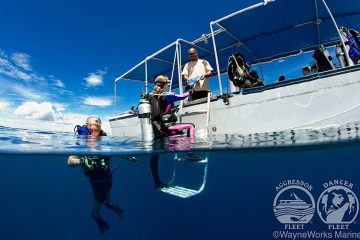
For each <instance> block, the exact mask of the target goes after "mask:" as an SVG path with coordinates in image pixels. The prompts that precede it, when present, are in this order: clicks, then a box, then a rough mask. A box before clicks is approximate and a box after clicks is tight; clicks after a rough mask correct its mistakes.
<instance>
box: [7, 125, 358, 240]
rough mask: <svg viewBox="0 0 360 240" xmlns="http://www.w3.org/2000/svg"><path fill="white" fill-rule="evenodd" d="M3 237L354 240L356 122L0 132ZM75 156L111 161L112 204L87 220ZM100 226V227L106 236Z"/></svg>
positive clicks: (90, 203) (88, 186)
mask: <svg viewBox="0 0 360 240" xmlns="http://www.w3.org/2000/svg"><path fill="white" fill-rule="evenodd" d="M0 131H1V136H2V137H1V141H2V145H1V146H0V150H1V152H2V153H1V155H0V162H1V168H0V184H1V187H0V196H1V203H2V206H3V207H2V208H1V211H0V212H1V216H2V218H1V221H0V222H1V224H0V232H1V239H37V240H39V239H120V238H121V239H278V238H279V239H297V238H303V239H304V238H306V239H326V238H330V239H343V238H358V237H359V232H360V227H359V225H358V221H359V217H358V211H359V201H358V196H359V194H360V183H359V182H360V176H359V171H358V168H359V166H360V165H359V163H358V159H360V146H359V128H358V123H353V124H348V125H346V126H343V127H340V128H328V129H323V130H321V131H319V130H292V131H289V132H273V133H268V134H255V135H248V136H240V135H238V136H235V135H233V136H221V137H216V138H215V137H214V138H213V139H212V138H208V139H204V140H202V141H199V140H197V142H192V141H190V140H189V139H187V138H186V137H184V138H182V139H181V140H180V139H177V140H176V146H177V147H174V145H175V144H174V142H172V141H171V140H167V141H165V140H161V141H159V142H155V143H153V144H152V145H151V146H149V145H147V146H145V145H144V144H143V143H142V142H141V141H136V139H121V138H115V137H102V139H101V141H99V142H98V143H96V144H94V143H92V142H91V141H90V140H89V139H86V138H81V137H80V136H76V135H72V134H65V133H55V132H40V131H35V130H27V129H12V128H5V127H3V128H1V129H0ZM69 155H79V156H85V155H87V156H95V155H96V156H106V157H109V158H110V160H109V161H110V162H109V167H110V169H111V171H112V186H111V203H112V204H113V205H112V206H116V207H117V208H115V209H114V208H112V207H111V206H110V207H109V206H103V207H102V208H101V210H100V212H101V217H102V220H103V221H104V222H105V225H104V223H103V222H102V223H103V225H101V224H98V222H97V221H96V218H94V217H93V216H92V214H91V213H92V209H93V207H94V199H93V193H92V184H93V183H91V181H90V182H89V176H86V171H84V169H81V168H76V167H75V168H74V167H69V166H68V164H67V162H68V158H69ZM101 226H102V227H101Z"/></svg>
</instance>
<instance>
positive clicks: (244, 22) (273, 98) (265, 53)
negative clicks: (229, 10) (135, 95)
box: [110, 0, 360, 137]
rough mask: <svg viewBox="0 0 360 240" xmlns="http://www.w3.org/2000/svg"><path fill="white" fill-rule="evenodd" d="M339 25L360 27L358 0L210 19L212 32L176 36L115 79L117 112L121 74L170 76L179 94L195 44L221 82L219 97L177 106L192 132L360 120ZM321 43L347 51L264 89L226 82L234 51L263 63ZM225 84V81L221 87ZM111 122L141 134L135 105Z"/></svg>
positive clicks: (294, 4) (271, 6)
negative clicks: (319, 67)
mask: <svg viewBox="0 0 360 240" xmlns="http://www.w3.org/2000/svg"><path fill="white" fill-rule="evenodd" d="M340 26H344V27H347V28H351V29H360V1H354V0H301V1H297V0H276V1H273V0H265V1H263V2H260V3H258V4H255V5H252V6H250V7H247V8H245V9H242V10H239V11H237V12H235V13H233V14H230V15H228V16H226V17H224V18H221V19H219V20H216V21H213V22H211V23H210V30H211V33H209V34H205V35H202V37H201V38H199V39H197V40H195V41H192V42H190V41H186V40H184V39H178V40H177V41H175V42H174V43H172V44H170V45H168V46H166V47H165V48H163V49H161V50H159V51H158V52H156V53H154V54H153V55H151V56H148V57H146V59H145V60H143V61H142V62H140V63H139V64H137V65H136V66H135V67H133V68H132V69H130V70H129V71H128V72H126V73H125V74H123V75H121V76H120V77H119V78H117V79H116V80H115V111H116V107H117V106H116V94H117V93H116V85H117V83H118V82H119V81H120V80H135V81H143V82H144V86H150V85H151V84H153V83H154V79H155V77H156V76H158V75H160V74H164V75H167V76H168V77H169V78H170V79H171V89H172V90H174V89H178V91H179V93H180V94H181V93H182V91H183V85H184V83H183V81H179V79H182V78H181V70H182V67H183V66H184V64H185V63H186V62H187V61H188V58H187V56H186V52H187V50H188V48H189V47H195V48H197V50H198V52H199V57H200V58H202V59H206V60H208V61H209V62H210V64H211V65H212V66H213V67H214V69H215V74H214V75H215V76H214V77H215V78H217V79H218V85H219V87H218V91H219V95H217V96H215V95H212V96H210V94H209V96H208V98H205V99H198V100H195V101H189V102H184V101H182V102H180V104H179V111H178V113H177V114H178V122H179V123H193V124H194V125H195V129H196V135H197V136H206V134H211V135H214V134H215V135H216V134H251V133H263V132H273V131H282V130H287V129H297V128H324V127H329V126H337V125H344V124H346V123H351V122H356V121H359V116H360V97H359V96H358V93H359V92H360V65H355V64H354V62H353V61H352V60H351V59H350V57H349V54H348V50H349V46H348V45H346V42H345V40H346V39H344V37H343V35H342V33H341V32H340V31H339V27H340ZM320 45H322V46H324V47H326V48H328V49H335V48H336V46H337V48H336V49H346V50H345V51H343V52H342V53H341V52H340V53H339V54H338V56H339V63H341V61H340V60H345V62H346V64H337V65H338V66H336V67H332V68H331V69H328V70H325V71H324V70H322V71H317V72H315V73H313V74H311V75H308V76H303V77H300V78H296V79H288V80H286V81H282V82H277V83H273V84H267V85H265V86H263V87H255V88H246V89H245V88H244V89H237V88H236V87H235V86H234V85H233V84H232V82H231V81H229V80H227V76H226V70H227V65H228V58H229V56H230V55H231V54H234V53H238V52H239V53H241V54H242V55H244V57H245V59H246V61H247V62H248V63H249V64H251V65H252V66H261V64H266V63H269V62H271V61H274V60H279V59H287V58H289V57H294V56H295V57H296V56H297V55H301V54H302V53H310V52H314V50H316V49H318V48H319V46H320ZM341 58H342V59H341ZM340 65H342V66H340ZM332 66H333V65H332ZM285 71H286V69H284V72H285ZM265 80H267V79H265ZM210 81H214V80H213V79H212V80H210ZM227 82H228V83H227ZM224 83H225V84H224ZM223 85H224V86H229V87H228V88H227V89H226V90H225V87H223ZM146 89H148V88H146ZM139 92H140V89H139ZM129 107H130V106H129ZM110 125H111V128H112V133H113V135H115V136H127V137H131V136H141V127H140V121H139V119H138V114H137V112H136V111H128V112H126V113H121V114H118V115H115V116H113V117H111V118H110Z"/></svg>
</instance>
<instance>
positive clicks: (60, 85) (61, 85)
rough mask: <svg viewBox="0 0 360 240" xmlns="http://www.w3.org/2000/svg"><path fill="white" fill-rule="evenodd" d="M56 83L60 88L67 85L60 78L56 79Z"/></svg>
mask: <svg viewBox="0 0 360 240" xmlns="http://www.w3.org/2000/svg"><path fill="white" fill-rule="evenodd" d="M54 85H55V86H57V87H60V88H64V87H65V84H64V83H63V82H62V81H61V80H59V79H56V80H54Z"/></svg>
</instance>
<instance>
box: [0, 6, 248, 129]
mask: <svg viewBox="0 0 360 240" xmlns="http://www.w3.org/2000/svg"><path fill="white" fill-rule="evenodd" d="M249 2H251V1H228V2H227V3H226V4H219V2H218V1H214V0H210V1H194V0H193V1H191V0H183V1H181V2H178V4H176V2H172V1H165V0H158V1H145V0H138V1H115V0H105V1H94V0H87V1H84V0H77V1H54V0H46V1H45V0H34V1H25V0H12V1H10V0H3V1H2V3H1V5H2V6H1V8H0V22H1V24H0V117H1V119H2V124H0V125H5V126H20V127H21V126H22V127H35V128H44V129H62V130H65V131H66V130H67V129H69V131H71V129H72V128H70V126H73V125H74V124H75V123H77V124H81V123H83V122H84V118H85V116H86V115H92V114H94V115H99V116H100V117H101V118H103V119H104V122H107V120H106V117H109V116H111V115H113V88H114V84H113V81H114V79H115V78H116V77H118V76H119V75H120V74H122V73H124V72H125V71H127V70H128V69H130V68H131V67H132V66H134V65H135V64H137V63H138V62H139V61H141V60H143V59H144V58H145V57H146V56H148V55H149V54H151V53H153V52H155V51H157V50H158V49H160V48H162V47H164V46H165V45H167V44H169V43H171V42H173V41H174V40H176V39H177V38H180V37H181V38H185V39H189V40H193V39H196V38H198V37H199V36H201V34H203V33H208V32H209V31H210V30H209V22H210V21H211V20H216V19H218V18H220V17H223V16H225V15H227V14H229V13H231V12H233V11H235V10H237V9H240V8H241V7H243V6H247V5H249ZM252 2H254V1H252ZM145 41H146V44H145V43H144V42H145ZM132 90H133V91H130V92H128V94H127V95H125V96H124V97H126V98H129V99H130V101H132V102H136V100H137V99H138V96H139V92H138V90H137V89H136V91H135V89H132ZM126 103H127V100H126V99H125V98H121V99H120V102H119V105H120V106H125V105H126ZM120 110H121V108H120Z"/></svg>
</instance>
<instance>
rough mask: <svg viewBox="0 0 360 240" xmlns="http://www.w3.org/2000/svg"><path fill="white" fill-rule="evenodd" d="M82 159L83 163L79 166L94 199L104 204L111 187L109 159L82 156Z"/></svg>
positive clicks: (105, 157) (106, 157)
mask: <svg viewBox="0 0 360 240" xmlns="http://www.w3.org/2000/svg"><path fill="white" fill-rule="evenodd" d="M83 158H84V162H83V163H82V165H81V166H82V168H83V170H84V174H85V176H87V177H88V178H89V181H90V184H91V188H92V190H93V195H94V199H95V201H96V202H98V203H104V202H105V201H106V199H107V197H108V195H109V192H110V190H111V187H112V173H111V169H110V157H108V156H84V157H83Z"/></svg>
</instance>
